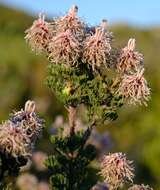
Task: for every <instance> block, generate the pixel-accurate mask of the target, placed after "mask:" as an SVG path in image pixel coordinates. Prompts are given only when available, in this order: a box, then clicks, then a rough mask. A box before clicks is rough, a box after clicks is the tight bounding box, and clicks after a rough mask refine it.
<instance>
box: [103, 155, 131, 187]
mask: <svg viewBox="0 0 160 190" xmlns="http://www.w3.org/2000/svg"><path fill="white" fill-rule="evenodd" d="M131 164H132V161H129V160H127V159H126V155H125V154H122V153H113V154H109V155H106V156H104V157H103V159H102V162H101V165H100V166H101V172H100V174H101V175H102V177H104V179H105V182H106V183H107V185H108V186H109V189H111V190H112V189H114V190H115V189H117V188H118V187H120V186H121V185H122V184H124V182H125V181H130V182H132V179H133V177H134V174H133V171H134V169H133V167H132V166H131Z"/></svg>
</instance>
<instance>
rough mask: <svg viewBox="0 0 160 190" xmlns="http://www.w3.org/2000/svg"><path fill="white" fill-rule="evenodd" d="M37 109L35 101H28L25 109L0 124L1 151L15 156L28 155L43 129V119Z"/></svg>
mask: <svg viewBox="0 0 160 190" xmlns="http://www.w3.org/2000/svg"><path fill="white" fill-rule="evenodd" d="M34 111H35V103H34V102H33V101H27V102H26V104H25V109H24V110H23V109H22V110H21V111H19V112H15V113H14V114H12V116H11V118H10V119H9V120H7V121H6V122H4V123H2V124H1V125H0V151H1V152H2V153H5V154H6V155H11V156H13V157H19V156H23V157H28V156H29V155H30V153H31V151H32V148H33V145H34V143H35V140H36V139H37V137H38V135H39V133H40V131H41V129H42V120H41V119H39V118H38V116H37V115H36V113H35V112H34Z"/></svg>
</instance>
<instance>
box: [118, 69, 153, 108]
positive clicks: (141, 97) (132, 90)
mask: <svg viewBox="0 0 160 190" xmlns="http://www.w3.org/2000/svg"><path fill="white" fill-rule="evenodd" d="M143 73H144V69H141V70H138V71H137V72H136V73H132V74H124V75H123V77H122V82H121V85H120V88H119V92H120V93H121V94H122V95H123V96H124V97H125V98H126V99H127V100H128V102H129V103H130V104H136V103H139V104H144V105H147V103H146V102H147V101H148V100H149V97H150V88H149V87H148V85H147V81H146V80H145V78H144V77H143Z"/></svg>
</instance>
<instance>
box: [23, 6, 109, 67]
mask: <svg viewBox="0 0 160 190" xmlns="http://www.w3.org/2000/svg"><path fill="white" fill-rule="evenodd" d="M77 11H78V7H77V6H75V5H74V6H72V7H71V9H70V10H69V12H68V14H67V15H65V16H63V17H60V18H57V19H55V20H54V21H53V22H52V24H49V23H47V22H45V21H44V17H40V18H39V19H38V20H36V21H35V22H34V23H33V25H32V27H31V28H30V29H28V30H27V31H26V33H27V35H26V37H25V38H26V41H27V42H28V43H29V44H30V46H31V47H32V50H33V51H39V52H42V51H44V52H47V56H48V58H49V60H50V61H51V62H52V63H56V64H58V63H61V64H67V65H75V64H76V63H77V62H78V60H79V58H81V57H82V60H83V62H85V63H88V64H90V65H91V66H92V68H93V69H95V67H99V66H101V65H102V64H105V65H106V60H107V57H108V55H109V52H110V50H111V46H110V41H111V38H112V36H111V35H110V33H109V32H108V31H107V30H106V25H107V24H106V21H105V20H103V22H102V24H101V26H100V27H98V28H97V29H95V28H94V30H92V28H90V27H87V26H86V25H85V24H84V23H83V22H82V21H81V20H80V19H79V18H78V16H77ZM46 50H47V51H46Z"/></svg>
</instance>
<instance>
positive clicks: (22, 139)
mask: <svg viewBox="0 0 160 190" xmlns="http://www.w3.org/2000/svg"><path fill="white" fill-rule="evenodd" d="M29 144H30V139H29V138H28V136H27V135H26V134H25V133H24V132H23V129H21V128H19V127H15V126H14V125H13V123H12V122H11V121H6V122H5V123H3V124H1V125H0V151H1V152H2V153H4V154H6V155H12V156H13V157H18V156H28V155H29V152H28V147H29Z"/></svg>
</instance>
